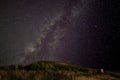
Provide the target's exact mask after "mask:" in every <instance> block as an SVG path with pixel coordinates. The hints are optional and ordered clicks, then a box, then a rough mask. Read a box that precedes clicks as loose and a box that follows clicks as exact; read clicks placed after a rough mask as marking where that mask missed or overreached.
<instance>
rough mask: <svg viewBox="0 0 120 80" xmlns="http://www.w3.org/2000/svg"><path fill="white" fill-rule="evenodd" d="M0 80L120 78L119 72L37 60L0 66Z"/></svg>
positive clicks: (119, 79) (118, 79)
mask: <svg viewBox="0 0 120 80" xmlns="http://www.w3.org/2000/svg"><path fill="white" fill-rule="evenodd" d="M0 80H120V73H117V72H110V71H105V72H104V73H101V71H100V70H99V69H90V68H84V67H79V66H75V65H70V64H65V63H60V62H52V61H39V62H35V63H32V64H30V65H27V66H22V65H10V66H3V67H0Z"/></svg>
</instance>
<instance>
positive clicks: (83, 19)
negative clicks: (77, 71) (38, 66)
mask: <svg viewBox="0 0 120 80" xmlns="http://www.w3.org/2000/svg"><path fill="white" fill-rule="evenodd" d="M112 5H113V2H112V1H111V0H109V1H108V0H106V1H104V0H89V1H88V0H20V1H17V0H11V1H9V0H8V1H7V0H6V1H4V0H3V1H2V0H1V2H0V36H1V37H0V38H1V39H0V65H8V64H23V65H26V64H29V63H32V62H35V61H39V60H50V61H61V62H66V63H71V64H76V65H81V66H86V67H94V68H101V67H107V68H110V67H111V66H113V65H112V64H111V61H112V60H111V59H112V56H113V53H114V49H115V48H116V47H114V42H113V41H116V40H117V37H118V33H117V32H116V30H117V27H116V29H115V25H118V24H117V23H115V20H114V19H115V17H116V16H115V15H116V14H115V15H114V14H113V13H112V11H115V9H114V8H113V7H114V6H112ZM116 13H117V12H116ZM116 18H117V17H116ZM113 27H114V28H113ZM116 35H117V36H116ZM112 52H113V53H112ZM113 63H114V62H113ZM110 64H111V65H110Z"/></svg>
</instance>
